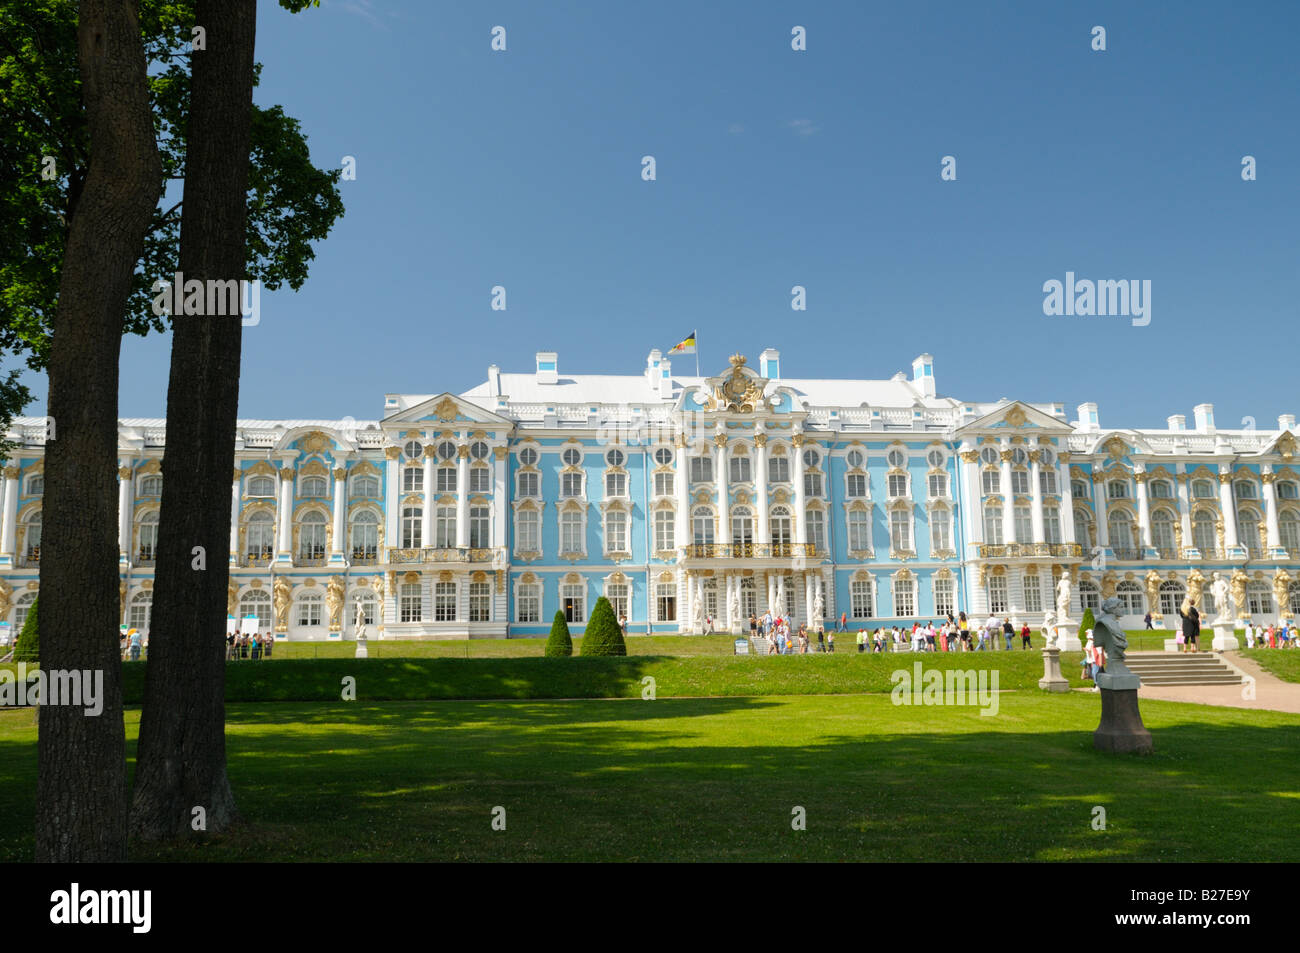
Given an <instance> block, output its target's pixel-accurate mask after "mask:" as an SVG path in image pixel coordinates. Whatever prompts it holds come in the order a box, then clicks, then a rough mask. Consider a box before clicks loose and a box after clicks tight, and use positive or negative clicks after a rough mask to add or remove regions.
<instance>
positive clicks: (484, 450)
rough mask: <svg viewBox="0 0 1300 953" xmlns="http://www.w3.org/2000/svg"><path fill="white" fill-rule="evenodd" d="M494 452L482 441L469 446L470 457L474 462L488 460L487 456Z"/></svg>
mask: <svg viewBox="0 0 1300 953" xmlns="http://www.w3.org/2000/svg"><path fill="white" fill-rule="evenodd" d="M491 452H492V451H491V450H490V449H489V448H488V445H487V444H486V443H484V442H483V441H482V440H476V441H474V442H473V443H471V444H470V445H469V455H470V459H472V460H486V459H487V455H488V454H489V453H491Z"/></svg>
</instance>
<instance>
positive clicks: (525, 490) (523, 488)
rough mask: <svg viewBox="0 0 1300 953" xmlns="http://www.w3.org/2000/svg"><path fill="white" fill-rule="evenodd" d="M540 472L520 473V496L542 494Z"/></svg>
mask: <svg viewBox="0 0 1300 953" xmlns="http://www.w3.org/2000/svg"><path fill="white" fill-rule="evenodd" d="M540 477H541V474H540V473H521V474H519V495H520V496H527V497H533V496H541V490H540V489H539V478H540Z"/></svg>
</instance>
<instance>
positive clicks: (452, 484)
mask: <svg viewBox="0 0 1300 953" xmlns="http://www.w3.org/2000/svg"><path fill="white" fill-rule="evenodd" d="M437 483H438V492H439V493H455V492H456V468H455V467H439V468H438V480H437Z"/></svg>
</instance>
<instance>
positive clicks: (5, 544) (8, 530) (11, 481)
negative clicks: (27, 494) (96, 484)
mask: <svg viewBox="0 0 1300 953" xmlns="http://www.w3.org/2000/svg"><path fill="white" fill-rule="evenodd" d="M18 473H19V469H18V465H17V464H16V463H11V464H9V466H7V467H5V470H4V474H5V499H4V525H3V528H2V529H0V556H8V557H10V558H11V559H12V558H13V555H14V549H15V547H16V545H17V541H18ZM119 500H120V498H119ZM119 506H120V502H119Z"/></svg>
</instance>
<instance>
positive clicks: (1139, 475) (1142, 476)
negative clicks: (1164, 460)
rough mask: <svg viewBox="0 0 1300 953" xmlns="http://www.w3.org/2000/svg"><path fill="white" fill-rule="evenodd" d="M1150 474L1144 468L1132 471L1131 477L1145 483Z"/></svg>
mask: <svg viewBox="0 0 1300 953" xmlns="http://www.w3.org/2000/svg"><path fill="white" fill-rule="evenodd" d="M1150 476H1151V474H1149V473H1147V472H1146V471H1145V470H1136V471H1134V473H1133V479H1134V480H1136V481H1137V482H1138V483H1146V482H1147V479H1148V478H1149V477H1150Z"/></svg>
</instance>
